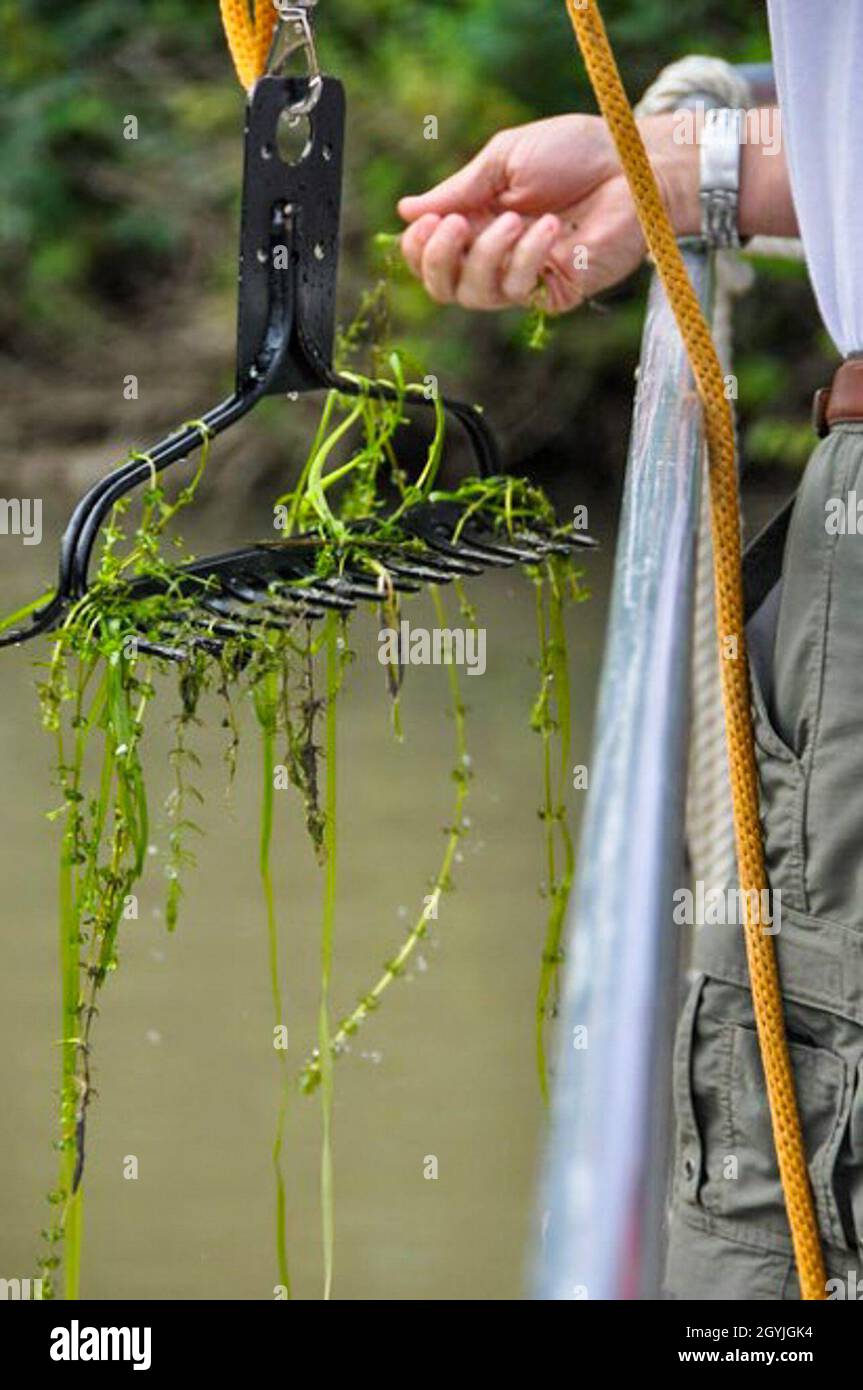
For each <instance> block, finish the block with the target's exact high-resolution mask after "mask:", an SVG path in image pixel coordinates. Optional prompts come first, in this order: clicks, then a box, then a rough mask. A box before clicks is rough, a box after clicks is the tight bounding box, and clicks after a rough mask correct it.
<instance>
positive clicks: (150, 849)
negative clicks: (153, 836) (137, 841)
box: [147, 845, 159, 854]
mask: <svg viewBox="0 0 863 1390" xmlns="http://www.w3.org/2000/svg"><path fill="white" fill-rule="evenodd" d="M147 853H148V854H158V853H159V846H158V845H148V846H147Z"/></svg>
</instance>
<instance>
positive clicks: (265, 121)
mask: <svg viewBox="0 0 863 1390" xmlns="http://www.w3.org/2000/svg"><path fill="white" fill-rule="evenodd" d="M307 92H308V82H307V81H306V79H304V78H297V77H288V78H283V77H264V78H262V79H261V80H260V82H258V83H257V85H256V86H255V89H254V92H253V94H252V98H251V101H250V103H249V106H248V108H247V114H246V150H245V170H244V176H243V214H242V224H241V234H240V299H239V320H238V335H237V337H238V351H237V359H238V361H237V371H238V385H240V387H241V389H242V384H243V383H244V382H245V381H247V380H248V378H249V375H250V372H251V371H252V369H253V368H254V366H255V364H256V361H257V359H258V357H259V356H260V352H261V348H262V346H263V343H264V339H265V336H266V331H267V323H268V319H269V314H270V294H271V275H272V273H273V256H272V255H271V254H270V247H271V236H272V227H273V210H274V209H275V208H280V209H281V210H282V212H283V213H284V210H285V209H286V208H290V215H289V217H288V221H287V224H286V227H285V231H284V239H285V241H286V243H287V244H288V245H289V246H290V255H289V256H288V257H281V258H279V259H278V261H277V265H280V266H287V268H286V269H283V270H281V271H280V272H279V273H282V274H285V275H290V277H291V283H290V285H289V286H288V293H289V295H290V296H291V297H292V298H293V300H294V304H293V310H294V321H295V324H297V323H299V324H301V326H302V339H303V344H304V348H303V350H302V351H300V350H299V345H297V350H296V351H292V352H290V353H289V354H288V355H287V357H286V359H285V361H284V363H283V365H282V367H281V369H280V370H279V372H278V373H277V374H276V376H275V378H274V380H273V383H272V385H271V387H270V391H271V393H272V394H274V395H281V394H287V393H288V392H294V391H313V390H320V388H321V378H320V371H319V370H318V371H315V370H314V369H313V368H312V366H311V365H310V360H309V355H310V354H311V357H312V359H315V360H317V361H318V363H326V364H330V363H331V362H332V350H333V339H334V336H335V312H336V279H337V274H338V259H339V257H338V251H339V220H340V214H341V183H342V154H343V149H344V128H345V98H344V89H343V88H342V85H341V83H340V82H338V81H337V80H336V79H335V78H333V77H325V78H323V80H322V83H321V89H320V95H319V98H318V100H317V102H316V104H315V106H314V108H313V110H312V111H311V112H309V114H308V115H298V113H297V110H296V107H297V106H298V104H300V103H301V102H302V100H303V98H304V97H305V96H306V94H307ZM291 108H294V109H293V110H292V109H291ZM292 121H293V122H297V125H296V129H295V130H293V131H292V130H291V123H292ZM282 130H284V131H285V132H286V133H290V134H291V135H292V138H293V137H294V136H298V137H299V138H298V139H297V140H296V141H295V142H294V143H293V145H292V147H291V148H292V149H293V151H294V153H295V154H299V155H300V156H301V157H300V158H299V159H298V160H296V162H286V161H285V159H284V157H283V155H282V152H281V150H280V148H279V136H280V131H282ZM300 142H302V149H299V144H300ZM288 153H290V149H289V150H288ZM261 252H263V254H260V253H261ZM295 331H296V329H295Z"/></svg>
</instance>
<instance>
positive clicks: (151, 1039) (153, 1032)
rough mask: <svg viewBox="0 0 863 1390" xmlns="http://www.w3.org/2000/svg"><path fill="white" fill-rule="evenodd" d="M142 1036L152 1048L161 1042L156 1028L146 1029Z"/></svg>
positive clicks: (160, 1036)
mask: <svg viewBox="0 0 863 1390" xmlns="http://www.w3.org/2000/svg"><path fill="white" fill-rule="evenodd" d="M144 1036H145V1037H146V1039H147V1042H148V1043H152V1045H153V1047H157V1046H158V1045H159V1043H160V1042H161V1041H162V1034H161V1033H160V1032H159V1031H158V1030H157V1029H156V1028H148V1029H147V1031H146V1033H145V1034H144Z"/></svg>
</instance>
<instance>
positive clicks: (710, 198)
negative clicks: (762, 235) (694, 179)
mask: <svg viewBox="0 0 863 1390" xmlns="http://www.w3.org/2000/svg"><path fill="white" fill-rule="evenodd" d="M744 120H745V112H743V111H739V110H734V109H732V108H729V107H719V108H715V109H712V110H710V111H706V112H705V114H704V123H703V126H702V132H701V177H700V195H699V196H700V200H701V232H702V235H703V237H704V239H705V241H707V243H708V245H710V246H713V247H716V248H717V249H718V250H725V249H727V248H729V247H736V246H739V245H740V232H739V227H738V211H739V199H740V146H741V143H742V140H743V129H744V126H743V123H744Z"/></svg>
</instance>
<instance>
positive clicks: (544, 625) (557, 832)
mask: <svg viewBox="0 0 863 1390" xmlns="http://www.w3.org/2000/svg"><path fill="white" fill-rule="evenodd" d="M570 577H571V576H569V575H568V574H567V573H566V572H565V571H564V569H563V567H562V566H561V565H560V564H559V563H558V562H557V560H556V559H553V560H550V561H548V562H547V563H546V566H545V567H544V570H542V571H540V572H539V573H538V574H537V575H536V577H535V581H534V582H535V585H536V616H537V637H538V644H539V653H540V659H539V669H540V691H539V695H538V697H537V700H536V703H535V705H534V709H533V714H532V716H531V726H532V727H533V728H534V729H535V730H536V731H537V732H538V733H539V734H540V736H541V738H542V785H543V803H542V808H541V810H540V818H541V820H542V822H543V825H544V827H545V853H546V874H547V885H546V893H547V896H548V902H549V908H548V916H547V920H546V930H545V941H544V945H543V954H542V965H541V969H540V976H539V986H538V989H537V997H536V1025H535V1036H536V1060H537V1073H538V1076H539V1085H540V1091H541V1092H542V1097H543V1100H544V1102H545V1103H546V1105H547V1104H548V1101H549V1085H548V1061H547V1055H546V1042H545V1033H546V1027H547V1023H548V1020H549V1019H550V1018H554V1017H556V1014H557V1009H558V993H559V987H560V967H561V964H562V962H563V958H564V957H563V928H564V923H565V921H566V909H567V906H568V903H569V896H570V892H571V889H572V880H573V875H574V872H575V854H574V850H573V844H572V836H571V835H570V833H569V827H568V825H567V817H566V789H567V787H568V786H569V778H570V775H571V769H570V759H571V755H572V705H571V696H570V688H569V663H568V656H567V645H566V625H565V622H564V604H565V599H566V583H567V579H568V578H570ZM546 590H548V609H547V612H546ZM555 739H556V740H557V744H558V756H557V759H556V760H555V757H554V749H553V745H554V741H555ZM561 861H562V862H561Z"/></svg>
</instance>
